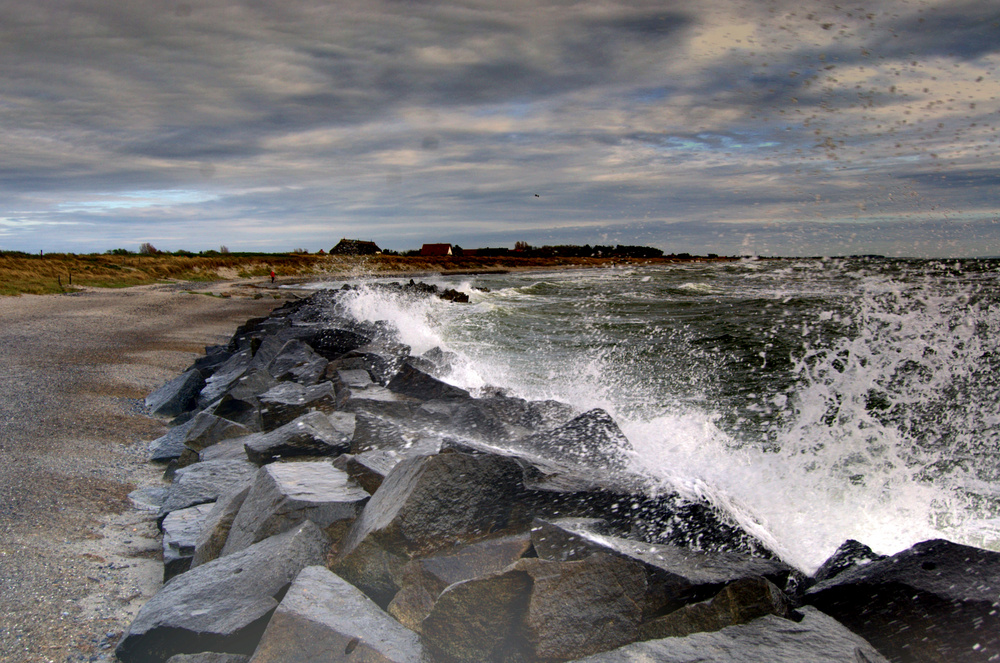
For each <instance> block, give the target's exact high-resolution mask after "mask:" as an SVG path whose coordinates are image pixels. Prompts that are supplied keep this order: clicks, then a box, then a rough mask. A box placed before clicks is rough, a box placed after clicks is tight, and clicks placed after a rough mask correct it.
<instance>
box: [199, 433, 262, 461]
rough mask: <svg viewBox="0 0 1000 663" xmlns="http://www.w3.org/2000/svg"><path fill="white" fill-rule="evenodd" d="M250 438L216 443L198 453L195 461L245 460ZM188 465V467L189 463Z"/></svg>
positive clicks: (235, 438) (237, 438) (249, 436)
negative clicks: (247, 443)
mask: <svg viewBox="0 0 1000 663" xmlns="http://www.w3.org/2000/svg"><path fill="white" fill-rule="evenodd" d="M252 437H253V435H247V436H246V437H234V438H232V439H231V440H224V441H222V442H218V443H216V444H213V445H212V446H210V447H208V448H207V449H202V450H201V451H199V452H198V453H197V459H198V461H199V462H205V461H208V460H246V459H247V451H246V446H245V445H246V441H247V440H249V439H250V438H252ZM188 451H190V449H189V450H188ZM188 464H189V465H190V463H188Z"/></svg>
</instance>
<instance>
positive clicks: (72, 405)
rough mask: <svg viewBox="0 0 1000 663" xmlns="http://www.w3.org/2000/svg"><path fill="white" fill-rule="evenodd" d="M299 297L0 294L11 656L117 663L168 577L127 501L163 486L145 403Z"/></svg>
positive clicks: (1, 608)
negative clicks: (198, 360) (152, 454)
mask: <svg viewBox="0 0 1000 663" xmlns="http://www.w3.org/2000/svg"><path fill="white" fill-rule="evenodd" d="M190 291H195V293H192V292H190ZM206 295H215V296H206ZM220 295H222V296H220ZM290 296H293V295H292V294H291V293H290V292H288V291H279V290H274V289H271V288H269V287H268V286H267V285H266V284H256V283H250V282H246V281H244V282H233V283H215V284H191V283H181V284H176V285H153V286H140V287H135V288H127V289H121V290H87V291H83V292H78V293H74V294H71V295H46V296H23V297H6V298H0V376H2V379H0V583H2V592H0V594H2V597H3V600H2V601H0V661H5V662H6V661H10V662H11V663H13V662H15V661H16V662H18V663H21V662H25V661H32V662H33V661H102V660H113V653H112V652H113V648H114V644H115V643H116V641H117V638H118V636H119V635H120V634H121V631H122V630H123V628H124V627H125V626H126V625H127V624H128V622H129V621H130V620H131V618H132V616H134V614H135V612H136V611H137V610H138V609H139V607H141V606H142V604H143V603H144V602H145V601H146V600H148V599H149V597H150V596H152V594H153V593H154V592H155V591H156V590H157V588H158V586H159V581H160V577H161V574H162V567H161V566H160V564H159V561H158V559H159V556H160V549H159V542H158V540H157V539H156V530H155V525H154V522H153V518H152V515H151V514H150V513H148V512H143V511H141V510H138V509H136V508H134V507H133V505H132V504H131V501H130V500H129V498H128V493H129V492H130V491H131V490H133V489H134V488H135V487H136V486H143V485H155V484H157V483H158V482H160V481H161V479H160V477H159V473H158V472H157V471H156V469H155V468H154V467H153V466H151V465H149V464H147V463H146V442H147V441H148V440H151V439H154V438H156V437H158V436H159V435H161V434H162V433H163V432H164V431H165V430H166V426H165V422H163V421H161V420H158V419H154V418H151V417H149V416H147V415H146V411H145V408H144V405H143V399H144V398H145V396H146V395H147V394H148V393H149V392H150V391H151V390H153V389H155V388H156V387H158V386H159V385H161V384H162V383H163V382H165V381H166V380H168V379H170V378H172V377H175V376H176V375H178V374H179V373H180V371H182V370H183V369H184V368H186V367H187V366H188V365H189V364H190V363H191V361H192V360H193V359H194V358H195V357H196V356H197V355H199V354H201V353H202V352H203V351H204V347H205V346H206V345H214V344H218V343H223V342H226V341H227V340H228V338H229V337H230V335H231V334H232V333H233V331H234V329H235V328H236V326H237V325H239V324H240V323H242V322H244V321H245V320H246V319H247V318H250V317H254V316H258V315H266V314H267V312H268V311H270V310H271V309H272V308H274V307H275V306H279V305H281V304H282V302H283V300H284V299H286V298H288V297H290Z"/></svg>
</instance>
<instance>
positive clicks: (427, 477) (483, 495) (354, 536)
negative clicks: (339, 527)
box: [333, 452, 527, 606]
mask: <svg viewBox="0 0 1000 663" xmlns="http://www.w3.org/2000/svg"><path fill="white" fill-rule="evenodd" d="M522 490H523V484H522V482H521V469H520V466H519V465H518V464H517V463H516V462H515V461H513V460H511V459H510V458H505V457H502V456H488V455H478V456H473V455H469V454H463V453H454V452H451V453H442V454H439V455H435V456H415V457H411V458H407V459H405V460H403V461H402V462H400V463H399V464H398V465H396V466H395V467H394V468H393V469H392V470H391V471H390V472H389V474H388V476H386V478H385V480H384V481H383V482H382V485H381V487H380V488H379V489H378V490H377V491H376V492H375V494H374V495H372V498H371V501H369V502H368V505H367V506H366V507H365V509H364V511H363V512H362V513H361V516H360V517H359V518H358V519H357V520H356V521H355V522H354V524H353V525H352V526H351V529H350V530H349V531H348V532H347V534H346V535H345V537H344V539H343V541H342V544H341V550H340V555H339V557H338V559H337V561H336V564H335V566H334V567H333V570H334V571H335V572H336V573H337V574H338V575H341V576H342V577H343V578H345V579H346V580H348V581H349V582H351V583H352V584H354V585H355V586H357V587H359V588H360V589H361V590H362V591H364V592H365V593H366V594H368V596H370V597H371V598H372V599H373V600H374V601H375V602H376V603H378V604H379V605H381V606H386V605H388V604H389V601H391V600H392V597H393V596H394V595H395V594H396V592H397V591H398V590H399V587H400V580H401V572H402V568H403V566H405V565H406V563H407V562H409V561H410V560H411V559H413V558H415V557H422V556H427V555H430V554H432V553H434V552H436V551H438V550H442V549H445V548H449V547H452V546H456V545H460V544H465V543H472V542H474V541H477V540H480V539H484V538H488V537H490V536H499V535H503V534H509V533H512V531H513V530H517V529H526V526H527V523H526V522H525V521H524V514H523V513H522V512H520V511H519V509H518V503H517V500H518V497H519V496H520V495H521V493H522Z"/></svg>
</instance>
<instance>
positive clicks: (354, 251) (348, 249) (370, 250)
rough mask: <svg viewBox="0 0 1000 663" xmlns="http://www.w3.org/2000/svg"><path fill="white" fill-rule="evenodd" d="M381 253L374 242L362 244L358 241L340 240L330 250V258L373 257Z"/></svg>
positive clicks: (362, 242)
mask: <svg viewBox="0 0 1000 663" xmlns="http://www.w3.org/2000/svg"><path fill="white" fill-rule="evenodd" d="M377 253H382V249H380V248H378V245H377V244H375V242H364V241H362V240H360V239H342V240H340V241H339V242H337V246H335V247H333V248H332V249H330V255H332V256H337V255H340V256H373V255H375V254H377Z"/></svg>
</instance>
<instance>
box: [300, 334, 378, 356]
mask: <svg viewBox="0 0 1000 663" xmlns="http://www.w3.org/2000/svg"><path fill="white" fill-rule="evenodd" d="M302 340H303V341H305V342H306V343H308V344H309V346H310V347H311V348H312V349H313V350H315V351H316V354H318V355H320V356H321V357H323V358H324V359H327V360H330V361H332V360H334V359H339V358H340V357H341V356H343V355H345V354H347V353H348V352H350V351H351V350H357V349H358V348H360V347H362V346H365V345H368V344H369V343H371V341H372V339H371V337H370V336H364V335H362V334H359V333H357V332H353V331H350V330H348V329H323V330H321V331H318V332H316V333H314V334H312V335H310V336H307V337H305V338H303V339H302Z"/></svg>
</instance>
